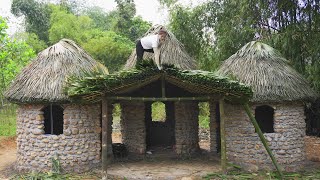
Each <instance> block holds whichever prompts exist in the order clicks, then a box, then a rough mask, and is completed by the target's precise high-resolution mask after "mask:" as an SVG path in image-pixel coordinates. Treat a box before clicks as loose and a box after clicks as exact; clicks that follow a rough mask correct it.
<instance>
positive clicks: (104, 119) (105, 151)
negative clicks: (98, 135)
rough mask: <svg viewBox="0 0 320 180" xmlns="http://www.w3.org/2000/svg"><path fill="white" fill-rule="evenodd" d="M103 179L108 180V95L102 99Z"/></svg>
mask: <svg viewBox="0 0 320 180" xmlns="http://www.w3.org/2000/svg"><path fill="white" fill-rule="evenodd" d="M101 114H102V158H101V159H102V179H103V180H107V179H108V178H107V168H108V167H107V166H108V147H107V144H108V121H109V119H108V103H107V97H106V95H104V96H103V98H102V113H101Z"/></svg>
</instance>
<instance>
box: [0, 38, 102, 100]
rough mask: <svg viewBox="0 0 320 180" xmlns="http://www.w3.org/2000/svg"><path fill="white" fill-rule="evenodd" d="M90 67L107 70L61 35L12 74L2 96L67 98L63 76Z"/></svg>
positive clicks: (36, 98)
mask: <svg viewBox="0 0 320 180" xmlns="http://www.w3.org/2000/svg"><path fill="white" fill-rule="evenodd" d="M92 71H99V72H100V73H102V74H107V73H108V70H107V68H106V67H105V66H103V65H102V64H100V63H98V62H97V61H95V60H94V59H93V58H92V57H90V56H89V55H88V54H87V53H86V52H85V51H84V50H83V49H81V48H80V47H79V46H78V45H76V44H75V43H74V42H73V41H71V40H68V39H62V40H61V41H59V42H58V43H57V44H54V45H53V46H50V47H48V48H47V49H45V50H43V51H42V52H40V53H39V54H38V56H37V58H36V59H35V60H33V61H32V62H31V64H29V65H28V66H26V67H25V68H24V69H23V70H22V72H21V73H20V74H19V75H18V76H17V77H16V79H15V81H14V82H13V83H12V84H11V86H10V87H9V88H8V90H7V91H6V92H5V96H6V98H7V99H8V100H10V101H13V102H17V103H27V102H37V103H41V102H67V101H68V99H69V98H68V96H67V95H65V94H64V89H63V87H64V85H65V81H66V78H67V77H68V76H81V75H82V74H83V73H86V72H92Z"/></svg>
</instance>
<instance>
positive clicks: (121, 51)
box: [83, 31, 134, 72]
mask: <svg viewBox="0 0 320 180" xmlns="http://www.w3.org/2000/svg"><path fill="white" fill-rule="evenodd" d="M133 45H134V44H133V43H132V42H131V41H130V40H129V39H128V38H126V37H122V36H120V35H118V34H116V33H115V32H112V31H106V32H101V34H99V35H97V36H95V37H94V38H91V39H90V40H89V41H88V42H86V43H84V44H83V47H84V49H86V50H87V51H88V52H89V54H91V55H92V56H93V57H94V58H95V59H96V60H98V61H100V62H101V63H103V64H106V65H107V67H108V69H109V72H115V71H117V70H120V69H121V68H122V66H123V65H124V64H125V62H126V60H127V58H128V57H129V55H130V53H131V51H132V49H133V47H134V46H133Z"/></svg>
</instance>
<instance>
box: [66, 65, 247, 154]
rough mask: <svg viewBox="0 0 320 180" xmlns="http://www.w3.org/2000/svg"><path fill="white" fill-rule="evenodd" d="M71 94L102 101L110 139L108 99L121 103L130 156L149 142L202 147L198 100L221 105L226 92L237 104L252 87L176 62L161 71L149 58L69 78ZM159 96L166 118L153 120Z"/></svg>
mask: <svg viewBox="0 0 320 180" xmlns="http://www.w3.org/2000/svg"><path fill="white" fill-rule="evenodd" d="M68 94H69V96H70V97H73V98H75V99H82V100H85V101H92V102H96V101H102V116H103V120H102V122H103V123H105V124H106V125H105V127H104V125H102V131H103V133H105V134H107V135H106V139H107V143H106V144H109V139H110V138H111V131H110V129H111V124H112V123H110V121H111V122H112V116H111V115H110V114H111V112H112V111H111V110H110V108H112V106H110V105H109V104H112V103H120V105H121V109H122V117H121V128H122V142H123V143H124V144H125V146H126V148H127V150H128V152H129V155H144V154H145V153H146V151H148V150H149V149H150V147H170V148H169V149H171V152H172V153H173V154H176V155H182V156H184V155H187V156H189V155H192V154H195V153H197V152H199V137H198V128H199V124H198V122H199V119H198V114H199V107H198V103H199V102H201V101H210V102H211V103H212V104H214V105H216V104H217V103H218V102H219V101H220V100H221V99H222V98H223V97H224V98H226V99H227V100H228V101H230V102H234V103H238V102H247V101H248V99H249V98H250V97H251V94H252V92H251V89H250V88H248V87H247V86H245V85H244V84H241V83H239V82H237V81H232V80H230V79H227V78H225V77H220V76H217V75H215V74H214V73H212V72H207V71H200V70H181V69H178V68H175V67H173V66H171V65H169V66H168V65H164V66H163V69H162V70H158V69H157V67H156V66H155V65H154V64H152V63H150V62H148V61H145V62H143V63H141V64H140V66H138V67H137V68H133V69H130V70H123V71H120V72H118V73H116V74H110V75H104V76H101V75H97V76H92V77H90V78H79V79H76V80H74V81H72V82H70V85H69V86H68ZM157 101H161V102H164V104H165V109H166V115H167V117H166V121H164V122H157V121H152V118H151V111H152V109H151V104H152V103H154V102H157ZM213 111H214V112H211V113H213V114H216V113H215V111H216V110H215V109H213ZM212 119H213V118H212ZM215 133H216V132H214V133H213V134H215ZM212 136H214V137H215V135H212ZM102 141H104V140H102ZM103 147H104V146H103ZM102 152H105V151H104V150H102ZM169 153H170V152H169Z"/></svg>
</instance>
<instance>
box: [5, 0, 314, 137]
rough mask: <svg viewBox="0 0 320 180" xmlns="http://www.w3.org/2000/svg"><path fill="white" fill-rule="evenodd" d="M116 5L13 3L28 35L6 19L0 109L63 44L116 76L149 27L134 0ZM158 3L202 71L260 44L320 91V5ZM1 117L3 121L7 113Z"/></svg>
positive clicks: (204, 112) (67, 0) (306, 0)
mask: <svg viewBox="0 0 320 180" xmlns="http://www.w3.org/2000/svg"><path fill="white" fill-rule="evenodd" d="M115 2H116V3H117V8H116V9H115V10H113V11H110V12H105V11H104V10H103V9H101V8H100V7H86V5H85V4H81V3H77V1H73V0H61V1H58V3H55V4H52V3H49V1H44V0H27V1H26V0H13V1H12V8H11V12H12V13H13V14H14V15H15V16H21V15H24V16H25V28H26V32H24V33H19V34H15V35H13V36H12V37H9V36H8V35H7V33H6V29H7V24H6V20H5V19H3V18H0V47H1V48H0V103H1V104H0V109H3V108H2V107H4V105H5V104H6V102H5V100H4V98H3V92H4V90H5V89H6V88H7V87H8V85H9V84H10V82H11V81H12V79H13V78H14V77H15V76H16V74H17V73H18V72H19V71H20V70H21V68H22V67H24V66H25V65H26V64H27V63H28V62H29V61H30V60H31V59H32V58H33V57H35V56H36V54H37V53H38V52H40V51H42V50H43V49H45V48H46V47H48V46H50V45H52V44H54V43H56V42H57V41H59V40H60V39H62V38H69V39H72V40H74V41H76V43H78V44H79V45H81V46H82V47H83V48H84V49H85V50H86V51H87V52H89V53H90V54H91V55H92V56H93V57H94V58H95V59H96V60H98V61H100V62H101V63H103V64H104V65H106V66H107V67H108V68H109V71H110V72H114V71H117V70H119V69H121V68H122V65H124V63H125V61H126V59H127V58H128V56H129V54H130V52H131V51H132V49H133V48H134V43H135V40H136V39H138V38H139V37H141V36H142V35H143V34H144V33H145V32H146V31H147V29H148V28H149V27H150V26H151V24H150V23H149V22H146V21H144V20H143V19H142V18H141V17H139V16H137V15H136V8H135V2H134V0H115ZM159 2H160V4H161V5H162V6H163V7H165V8H168V9H169V13H170V18H169V22H168V24H166V25H167V27H168V28H169V30H171V31H172V32H173V33H174V34H175V35H176V37H177V38H178V39H179V40H180V41H181V42H182V43H183V44H184V46H185V47H186V49H187V51H188V52H189V54H190V55H191V56H193V57H194V58H195V59H196V60H197V64H198V67H199V68H200V69H203V70H209V71H214V70H215V69H216V68H217V67H218V66H219V65H220V63H221V62H222V61H223V60H225V59H226V58H228V57H229V56H231V55H232V54H233V53H235V52H236V51H237V50H238V49H239V48H240V47H242V46H243V45H244V44H246V43H247V42H249V41H252V40H259V41H262V42H265V43H267V44H269V45H271V46H273V47H275V48H276V49H278V50H279V51H280V52H281V53H282V54H283V55H284V57H285V58H287V59H288V63H290V64H291V65H292V66H293V67H294V68H295V69H296V70H297V71H299V72H300V73H302V74H303V75H304V76H305V77H306V78H307V79H309V80H310V82H311V84H312V86H313V87H314V88H315V89H316V90H317V91H318V92H320V76H319V74H320V61H319V59H320V58H319V56H320V53H319V52H320V43H318V41H319V39H320V4H319V3H320V2H319V1H318V0H299V1H298V0H293V1H292V0H282V1H271V0H267V1H266V0H243V1H233V0H207V1H205V2H204V3H201V4H198V5H196V6H194V7H192V8H191V7H185V6H182V5H181V4H180V3H179V1H178V0H159ZM13 37H14V38H13ZM155 108H156V107H155ZM200 108H201V111H200V125H201V126H202V127H208V106H207V105H203V104H202V105H200ZM156 109H157V108H156ZM158 109H160V108H158ZM4 112H5V113H4ZM0 113H1V114H6V115H5V117H6V118H4V119H8V120H7V121H8V122H10V121H11V120H10V119H13V118H14V117H13V116H12V114H13V113H12V112H8V113H7V111H3V110H1V112H0ZM318 114H319V113H318ZM158 116H161V113H160V110H159V113H158ZM158 118H161V117H158ZM1 119H2V121H4V119H3V115H2V118H1ZM1 123H3V122H1ZM319 129H320V127H319ZM319 132H320V131H319ZM9 134H10V133H9Z"/></svg>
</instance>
